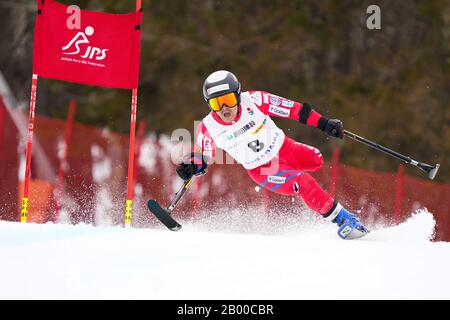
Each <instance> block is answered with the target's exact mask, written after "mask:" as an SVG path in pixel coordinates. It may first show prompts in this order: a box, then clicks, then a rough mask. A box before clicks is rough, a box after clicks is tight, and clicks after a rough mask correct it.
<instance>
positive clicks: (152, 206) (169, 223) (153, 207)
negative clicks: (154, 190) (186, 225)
mask: <svg viewBox="0 0 450 320" xmlns="http://www.w3.org/2000/svg"><path fill="white" fill-rule="evenodd" d="M147 207H148V209H149V210H150V212H151V213H153V214H154V215H155V217H156V218H158V220H159V221H161V222H162V223H163V224H164V225H165V226H166V227H167V228H168V229H169V230H171V231H178V230H180V229H181V225H180V224H179V223H178V222H176V221H175V219H174V218H172V217H171V216H170V212H169V211H167V210H166V209H163V208H162V207H161V206H160V205H159V203H158V202H157V201H156V200H153V199H150V200H148V202H147Z"/></svg>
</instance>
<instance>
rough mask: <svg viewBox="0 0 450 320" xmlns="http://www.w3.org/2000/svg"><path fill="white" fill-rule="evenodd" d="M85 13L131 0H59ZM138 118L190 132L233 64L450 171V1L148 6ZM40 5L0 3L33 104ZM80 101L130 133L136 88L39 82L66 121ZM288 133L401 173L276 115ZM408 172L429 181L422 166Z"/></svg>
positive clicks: (255, 85) (4, 60)
mask: <svg viewBox="0 0 450 320" xmlns="http://www.w3.org/2000/svg"><path fill="white" fill-rule="evenodd" d="M60 2H63V3H66V4H76V5H78V6H79V7H80V8H82V9H89V10H98V11H106V12H115V13H123V12H128V11H132V10H134V8H135V7H134V1H132V0H121V1H112V0H109V1H106V0H105V1H94V0H71V1H66V0H64V1H60ZM372 4H376V5H378V6H379V7H380V8H381V30H369V29H367V27H366V19H367V18H368V16H369V15H368V14H367V13H366V9H367V7H368V6H369V5H372ZM143 10H144V20H143V25H142V31H143V32H142V44H141V46H142V51H141V69H140V86H139V100H138V101H139V102H138V120H146V122H147V132H150V131H152V132H155V133H157V134H169V135H170V134H171V133H172V132H173V130H175V129H177V128H186V129H188V130H190V131H191V132H193V130H194V128H193V127H194V121H195V120H201V119H202V117H203V116H205V115H206V114H207V112H208V111H209V110H208V108H207V106H206V104H205V103H204V101H203V97H202V93H201V86H202V83H203V81H204V79H205V77H206V76H207V75H208V74H209V73H211V72H212V71H215V70H218V69H229V70H231V71H232V72H234V73H235V74H236V75H237V76H238V77H239V79H240V81H241V83H242V87H243V90H250V89H259V90H264V91H269V92H272V93H274V94H277V95H280V96H283V97H287V98H290V99H293V100H296V101H300V102H309V103H311V104H313V105H314V106H315V109H316V110H317V111H319V112H320V113H322V114H323V115H325V116H328V117H333V118H339V119H341V120H342V121H343V122H344V126H345V128H346V129H347V130H349V131H352V132H355V133H357V134H359V135H362V136H364V137H367V138H369V139H371V140H374V141H376V142H378V143H380V144H382V145H385V146H387V147H390V148H392V149H394V150H396V151H398V152H400V153H403V154H405V155H409V156H411V157H412V158H413V159H415V160H418V161H423V162H426V163H429V164H434V163H441V170H440V172H439V174H438V176H437V177H436V180H437V181H438V182H449V181H450V172H449V171H448V170H447V169H446V168H448V166H449V165H450V139H449V137H450V129H449V128H450V125H449V124H450V108H449V107H450V105H449V100H450V99H449V98H450V2H449V1H445V0H427V1H418V0H407V1H352V0H348V1H314V0H303V1H281V0H271V1H266V0H260V1H235V0H233V1H231V0H229V1H213V0H207V1H200V0H196V1H172V2H170V3H169V2H167V1H156V0H148V1H147V0H144V1H143ZM35 12H36V3H35V1H34V0H20V1H19V0H18V1H10V0H1V1H0V26H1V28H0V71H1V72H2V73H3V74H4V76H5V78H6V79H7V81H8V82H9V84H10V86H11V88H12V90H13V92H14V94H15V95H16V97H17V98H18V99H19V101H22V102H23V104H22V107H24V108H25V109H26V110H27V108H28V105H27V103H28V99H29V98H28V96H29V92H30V91H29V90H30V86H31V63H32V46H33V28H34V19H35ZM71 98H75V99H76V101H77V106H78V107H77V114H76V121H78V122H81V123H84V124H88V125H94V126H96V127H108V128H110V129H112V130H115V131H119V132H123V133H126V132H128V131H129V126H130V99H131V94H130V92H129V91H126V90H112V89H106V88H97V87H90V86H84V85H78V84H71V83H63V82H58V81H53V80H44V79H42V80H41V81H40V82H39V92H38V103H37V106H38V107H37V114H38V115H45V116H50V117H55V118H65V117H66V114H67V106H68V103H69V100H70V99H71ZM276 122H277V123H278V124H279V125H280V127H282V128H283V129H285V130H286V132H287V134H288V135H289V136H291V137H293V138H295V139H297V140H299V141H301V142H304V143H307V144H311V145H314V146H316V147H318V148H319V149H320V150H321V151H322V152H323V154H324V156H325V158H326V159H328V160H329V159H330V157H331V151H332V149H333V147H334V146H336V145H339V146H340V147H341V149H342V153H341V158H342V162H343V163H345V164H348V165H353V166H358V167H362V168H367V169H370V170H378V171H395V170H396V169H397V165H398V161H397V160H395V159H393V158H391V157H388V156H386V155H384V154H382V153H380V152H377V151H374V150H371V149H369V148H368V147H366V146H363V145H360V144H358V143H356V142H353V141H351V140H346V141H338V140H334V139H328V138H327V137H326V136H325V135H324V134H322V133H321V132H320V131H318V130H317V129H314V128H311V127H306V126H304V125H301V124H298V123H295V122H293V121H292V120H291V121H289V120H285V119H277V120H276ZM406 172H407V174H409V175H413V176H417V177H424V174H423V173H422V172H421V171H419V170H417V169H415V168H410V167H408V168H406Z"/></svg>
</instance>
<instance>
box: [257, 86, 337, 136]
mask: <svg viewBox="0 0 450 320" xmlns="http://www.w3.org/2000/svg"><path fill="white" fill-rule="evenodd" d="M249 93H250V95H251V97H252V99H253V101H254V102H255V104H256V105H257V106H258V109H259V110H261V111H262V112H264V113H265V114H267V115H269V116H275V117H281V118H290V119H293V120H297V121H299V122H301V123H303V124H306V125H310V126H313V127H316V128H318V129H320V130H322V131H324V132H325V133H327V134H328V135H330V136H333V137H336V138H340V139H342V138H343V137H344V127H343V124H342V121H340V120H338V119H328V118H326V117H324V116H322V115H321V114H320V113H318V112H317V111H315V110H314V109H313V106H312V105H310V104H309V103H306V102H304V103H300V102H297V101H292V100H289V99H286V98H283V97H279V96H276V95H274V94H271V93H268V92H264V91H249Z"/></svg>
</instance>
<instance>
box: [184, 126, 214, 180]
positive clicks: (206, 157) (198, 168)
mask: <svg viewBox="0 0 450 320" xmlns="http://www.w3.org/2000/svg"><path fill="white" fill-rule="evenodd" d="M215 152H216V147H215V144H214V141H213V140H212V138H211V135H210V134H209V132H208V130H207V129H206V127H205V126H204V125H203V121H202V122H200V123H199V125H198V127H197V132H196V139H195V143H194V148H193V150H192V152H191V153H190V154H189V155H187V156H186V157H185V160H184V161H183V162H182V163H179V164H178V165H177V168H176V171H177V174H178V176H179V177H180V178H181V179H183V180H185V181H186V180H189V179H191V178H192V176H194V175H196V176H198V175H203V174H205V173H206V172H207V168H208V164H209V163H211V162H212V161H213V159H214V156H215Z"/></svg>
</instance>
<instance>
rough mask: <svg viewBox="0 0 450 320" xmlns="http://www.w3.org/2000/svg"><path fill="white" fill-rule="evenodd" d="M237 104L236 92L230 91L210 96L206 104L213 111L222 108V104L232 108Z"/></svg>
mask: <svg viewBox="0 0 450 320" xmlns="http://www.w3.org/2000/svg"><path fill="white" fill-rule="evenodd" d="M237 104H238V97H237V94H236V92H230V93H227V94H225V95H223V96H219V97H215V98H211V99H209V100H208V105H209V107H210V108H211V110H212V111H214V112H217V111H220V110H222V109H223V106H224V105H225V106H227V107H229V108H232V107H234V106H235V105H237Z"/></svg>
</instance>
